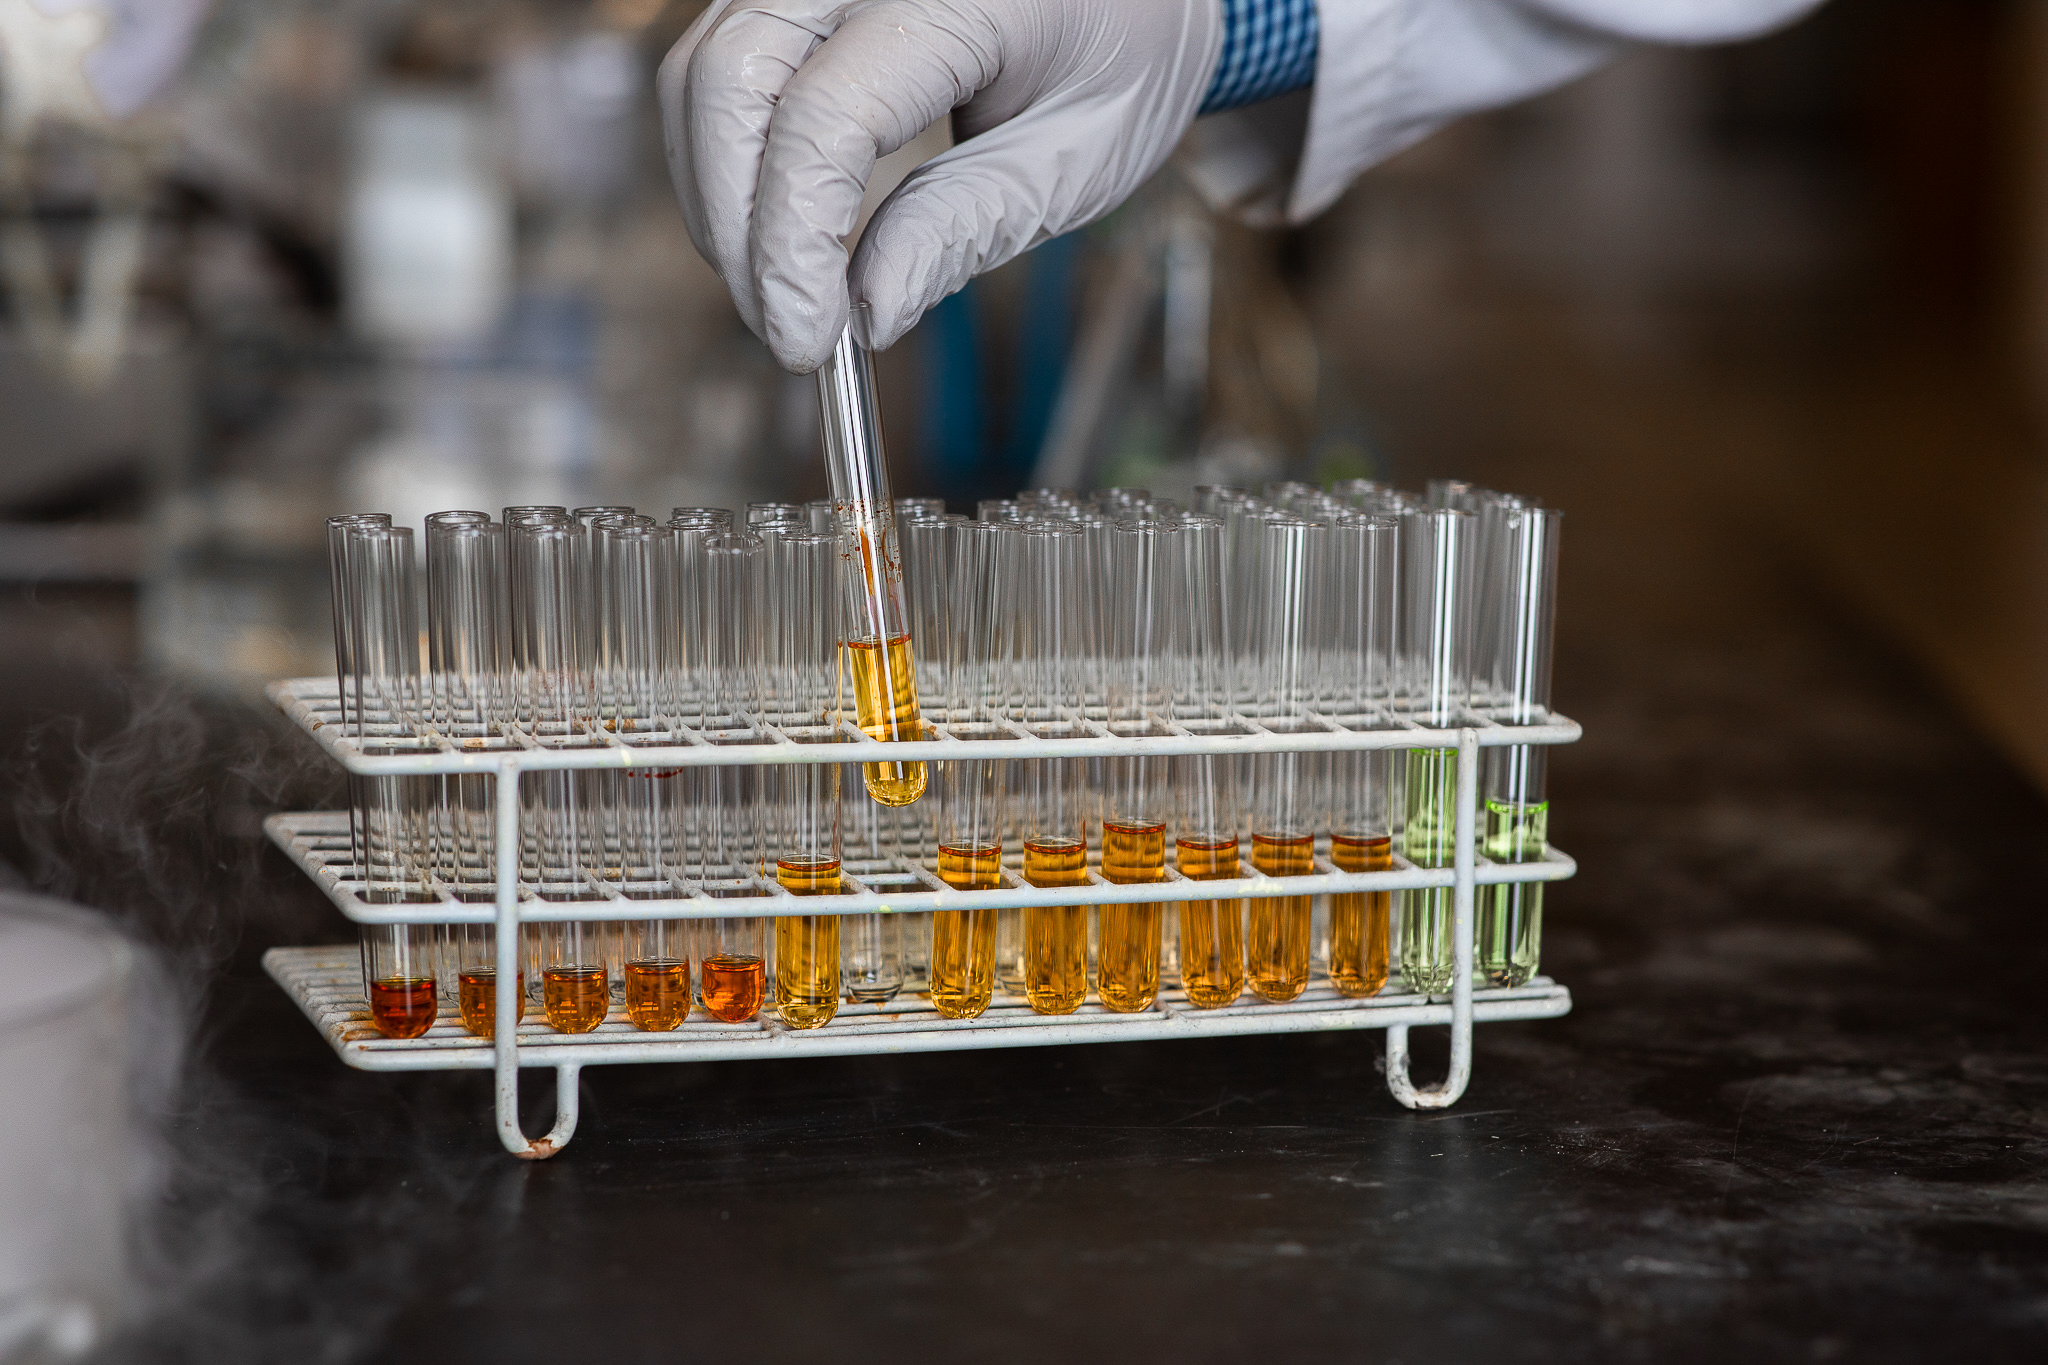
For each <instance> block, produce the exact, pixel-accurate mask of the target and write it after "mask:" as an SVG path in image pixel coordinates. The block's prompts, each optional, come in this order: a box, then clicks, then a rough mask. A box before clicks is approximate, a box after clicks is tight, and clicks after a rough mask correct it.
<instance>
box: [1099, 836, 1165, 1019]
mask: <svg viewBox="0 0 2048 1365" xmlns="http://www.w3.org/2000/svg"><path fill="white" fill-rule="evenodd" d="M1102 875H1103V877H1104V878H1105V879H1106V880H1108V881H1112V882H1116V883H1117V884H1118V885H1128V884H1130V883H1132V882H1163V881H1165V880H1166V826H1165V824H1164V823H1163V822H1161V821H1158V820H1104V821H1103V822H1102ZM1159 919H1160V907H1159V904H1158V903H1157V902H1156V901H1155V902H1153V903H1152V904H1150V905H1105V906H1103V907H1102V909H1101V911H1100V912H1099V917H1098V919H1097V921H1096V923H1097V926H1098V932H1097V934H1096V941H1095V951H1096V955H1097V962H1096V969H1097V971H1098V972H1100V973H1101V978H1102V979H1101V983H1100V987H1099V989H1100V993H1101V996H1102V1003H1103V1005H1104V1006H1105V1007H1107V1008H1109V1009H1113V1010H1115V1011H1117V1012H1118V1013H1119V1014H1135V1013H1136V1012H1137V1011H1139V1010H1148V1009H1151V1008H1152V1002H1153V1001H1154V1000H1156V999H1158V997H1159Z"/></svg>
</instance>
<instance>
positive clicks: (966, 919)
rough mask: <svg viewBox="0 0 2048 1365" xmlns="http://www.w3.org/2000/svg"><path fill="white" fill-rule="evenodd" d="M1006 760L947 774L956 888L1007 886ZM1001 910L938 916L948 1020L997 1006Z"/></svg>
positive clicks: (944, 869) (945, 847)
mask: <svg viewBox="0 0 2048 1365" xmlns="http://www.w3.org/2000/svg"><path fill="white" fill-rule="evenodd" d="M1004 766H1005V765H1004V764H1003V763H1002V761H1001V760H998V759H986V758H982V759H958V758H956V759H953V760H951V761H949V762H947V763H945V764H944V765H943V766H942V771H941V772H940V774H939V781H940V784H941V785H940V803H939V859H938V863H939V867H938V871H939V879H940V880H941V881H943V882H945V884H946V885H948V886H950V887H952V888H953V889H954V890H956V891H988V890H993V889H995V888H996V887H998V886H1001V885H1002V879H1003V878H1002V869H1003V844H1002V828H1003V824H1002V806H1003V773H1002V769H1003V767H1004ZM996 930H997V912H996V911H994V910H940V911H935V912H934V913H933V915H932V944H931V961H930V967H929V970H930V979H931V997H932V1008H934V1009H936V1010H937V1011H938V1012H939V1013H940V1014H941V1015H944V1016H945V1017H946V1018H948V1019H972V1018H974V1017H975V1016H977V1015H979V1014H980V1013H981V1012H982V1011H983V1010H985V1009H987V1008H988V1006H989V1001H990V1000H991V999H993V998H994V995H995V984H996Z"/></svg>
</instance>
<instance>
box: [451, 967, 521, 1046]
mask: <svg viewBox="0 0 2048 1365" xmlns="http://www.w3.org/2000/svg"><path fill="white" fill-rule="evenodd" d="M455 980H456V983H457V985H456V998H457V999H458V1000H460V1001H461V1002H462V1026H463V1027H464V1028H466V1029H468V1030H469V1031H470V1032H471V1033H474V1034H475V1035H476V1036H477V1037H479V1038H488V1037H490V1036H491V1024H492V1021H493V1020H494V1019H495V1018H496V1017H497V1013H498V974H497V972H495V971H493V970H490V969H488V968H487V969H485V970H483V971H480V972H463V973H461V974H460V975H458V976H457V977H456V978H455ZM512 1008H513V1009H515V1010H517V1011H518V1013H517V1014H515V1015H513V1017H512V1022H513V1024H514V1025H515V1026H517V1025H518V1024H519V1023H521V1022H523V1021H524V1020H525V1018H526V980H525V978H524V977H522V978H520V981H519V989H518V990H516V991H514V992H513V993H512Z"/></svg>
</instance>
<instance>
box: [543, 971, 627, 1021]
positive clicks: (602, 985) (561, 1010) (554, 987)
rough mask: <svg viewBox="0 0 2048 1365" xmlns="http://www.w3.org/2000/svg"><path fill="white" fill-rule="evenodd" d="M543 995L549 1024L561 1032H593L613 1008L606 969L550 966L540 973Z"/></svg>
mask: <svg viewBox="0 0 2048 1365" xmlns="http://www.w3.org/2000/svg"><path fill="white" fill-rule="evenodd" d="M540 993H541V1003H542V1005H543V1006H545V1008H546V1010H547V1015H548V1022H549V1023H550V1024H552V1025H554V1026H555V1029H556V1030H557V1031H558V1032H561V1033H588V1032H590V1031H591V1030H592V1029H594V1028H596V1027H597V1026H598V1025H599V1024H602V1023H603V1022H604V1016H605V1014H606V1013H607V1012H609V1011H610V1009H611V1005H612V993H611V985H610V983H609V982H608V981H607V980H606V979H605V970H604V968H602V967H550V968H548V969H547V970H546V971H544V972H542V973H541V974H540Z"/></svg>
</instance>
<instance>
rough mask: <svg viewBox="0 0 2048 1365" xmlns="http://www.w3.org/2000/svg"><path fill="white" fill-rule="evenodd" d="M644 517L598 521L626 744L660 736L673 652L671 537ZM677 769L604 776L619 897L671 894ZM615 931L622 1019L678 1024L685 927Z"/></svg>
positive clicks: (606, 682)
mask: <svg viewBox="0 0 2048 1365" xmlns="http://www.w3.org/2000/svg"><path fill="white" fill-rule="evenodd" d="M646 521H647V518H645V517H609V518H603V519H600V521H599V522H598V524H597V527H596V531H597V537H598V540H597V544H598V545H600V546H601V547H602V553H601V554H600V555H599V556H598V558H599V562H600V565H601V568H600V573H601V575H602V576H601V577H600V579H599V582H598V590H599V599H600V602H599V605H600V619H599V629H600V649H601V653H600V661H599V678H600V679H601V687H602V693H603V723H604V724H605V725H606V726H607V727H608V728H609V729H610V730H611V731H612V732H613V734H615V735H616V736H617V737H618V739H619V741H620V743H622V744H624V745H626V746H627V747H629V748H631V747H634V746H635V745H636V744H650V743H660V742H662V740H663V739H664V738H665V737H666V735H665V732H666V728H667V723H668V722H667V719H666V717H665V715H664V712H665V711H666V709H667V708H666V707H665V706H664V704H663V702H664V697H665V696H666V694H667V692H668V691H669V685H668V679H669V677H670V676H671V675H672V674H673V672H674V670H675V666H676V663H675V661H676V657H677V653H678V647H677V645H678V642H677V640H676V638H675V632H676V628H677V620H678V616H677V612H676V609H675V601H674V593H675V589H676V585H677V574H676V564H675V548H676V533H675V532H674V531H673V530H671V529H669V528H667V527H654V526H649V525H645V524H642V523H645V522H646ZM680 775H681V774H679V773H678V772H676V771H675V770H672V769H659V768H650V767H644V766H635V767H628V768H622V769H619V770H617V771H615V772H613V773H611V774H609V776H610V778H611V782H610V783H609V792H608V793H607V795H608V798H609V799H608V801H607V803H606V804H607V810H608V816H607V824H608V825H609V826H610V827H611V837H614V838H615V839H616V841H617V848H618V854H617V857H618V863H617V868H618V877H617V881H618V882H619V883H620V886H619V894H620V895H622V896H624V897H625V898H626V899H629V900H634V899H640V900H656V899H666V898H667V897H669V896H670V895H672V894H674V893H673V891H672V889H671V887H670V885H669V884H668V882H667V880H666V878H667V874H668V872H669V870H670V869H672V868H674V867H676V866H677V865H678V864H679V863H680V861H681V857H680V853H679V851H678V850H677V849H676V847H675V838H676V828H677V823H678V822H677V821H676V819H675V817H674V814H673V812H672V811H671V810H670V808H669V807H670V805H671V803H672V802H673V801H675V800H676V799H677V791H676V788H675V783H676V781H677V778H678V777H679V776H680ZM619 933H620V937H621V944H620V957H621V960H622V968H623V970H622V971H621V973H620V975H621V976H622V977H623V981H622V982H621V983H619V987H617V988H615V989H616V990H617V994H618V995H619V997H620V1002H621V1003H623V1004H624V1006H625V1009H626V1017H627V1018H629V1019H631V1020H632V1021H633V1023H634V1025H635V1026H637V1027H638V1028H641V1029H643V1030H645V1031H647V1032H650V1033H666V1032H668V1031H670V1030H672V1029H674V1028H676V1027H677V1026H678V1025H680V1024H681V1023H682V1022H683V1020H684V1019H685V1018H686V1017H687V1016H688V1015H689V1012H690V949H689V926H688V925H687V924H686V923H684V922H683V921H681V920H663V919H646V920H628V921H626V922H625V923H623V924H621V925H620V926H619Z"/></svg>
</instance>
